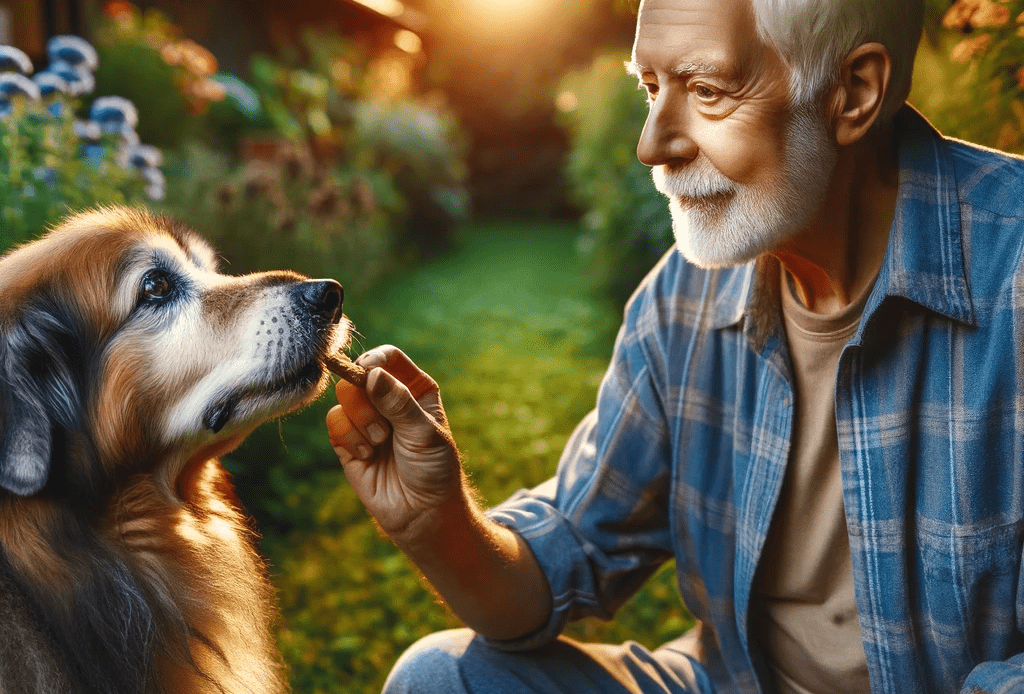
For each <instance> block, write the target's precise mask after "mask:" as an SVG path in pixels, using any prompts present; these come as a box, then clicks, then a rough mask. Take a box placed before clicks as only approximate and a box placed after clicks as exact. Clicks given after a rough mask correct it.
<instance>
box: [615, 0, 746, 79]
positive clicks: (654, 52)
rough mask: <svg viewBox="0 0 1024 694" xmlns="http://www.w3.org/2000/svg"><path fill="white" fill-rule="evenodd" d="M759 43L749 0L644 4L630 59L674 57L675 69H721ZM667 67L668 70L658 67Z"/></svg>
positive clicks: (651, 0)
mask: <svg viewBox="0 0 1024 694" xmlns="http://www.w3.org/2000/svg"><path fill="white" fill-rule="evenodd" d="M751 42H755V43H760V37H758V35H757V29H756V26H755V24H754V17H753V12H752V10H751V8H750V4H749V0H644V2H643V3H642V4H641V6H640V12H639V15H638V17H637V26H636V41H635V42H634V44H633V53H634V55H633V57H634V59H635V60H636V62H637V63H638V64H641V65H642V64H646V63H645V56H646V54H651V56H652V58H653V57H655V56H656V57H659V58H665V57H668V56H673V60H674V62H676V63H677V64H678V65H679V66H683V65H685V64H687V63H689V64H691V65H692V66H693V67H700V66H704V67H716V68H717V69H719V70H721V69H723V68H725V67H728V66H729V64H730V63H735V62H737V61H740V60H742V59H743V54H744V53H745V52H746V51H745V49H748V48H749V47H750V45H751ZM661 67H666V68H667V67H668V66H661Z"/></svg>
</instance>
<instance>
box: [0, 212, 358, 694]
mask: <svg viewBox="0 0 1024 694" xmlns="http://www.w3.org/2000/svg"><path fill="white" fill-rule="evenodd" d="M165 281H168V282H169V285H165V283H164V282H165ZM167 286H170V287H171V289H170V290H167ZM333 288H336V289H337V291H335V290H334V289H333ZM340 303H341V295H340V287H338V286H337V285H336V283H333V282H330V281H310V280H306V278H304V277H301V276H299V275H296V274H295V273H291V272H272V273H262V274H258V275H249V276H245V277H228V276H224V275H221V274H218V273H217V271H216V263H215V259H214V255H213V253H212V251H211V250H210V248H209V247H208V246H207V245H206V244H205V243H204V242H202V241H201V240H200V239H199V238H198V237H196V236H195V234H193V233H192V232H191V231H189V230H187V229H185V228H184V227H182V226H180V225H178V224H176V223H174V222H171V221H169V220H166V219H162V218H157V217H152V216H150V215H147V214H144V213H140V212H131V211H127V210H123V209H105V210H100V211H97V212H91V213H87V214H84V215H79V216H76V217H74V218H71V219H70V220H68V221H66V222H65V223H64V224H63V225H61V226H60V227H59V228H57V229H56V230H54V231H52V232H50V233H49V234H47V235H46V236H44V237H43V238H42V239H41V240H39V241H36V242H34V243H31V244H28V245H26V246H23V247H21V248H19V249H16V250H14V251H12V252H10V253H8V254H7V255H5V256H3V257H2V258H0V622H2V623H3V625H4V626H3V628H2V629H0V694H14V693H16V692H17V693H20V692H26V693H29V692H31V693H36V692H47V693H49V692H83V693H84V692H90V693H91V692H110V693H111V694H113V693H115V692H116V693H121V692H138V693H149V692H167V693H170V692H183V693H184V692H188V693H196V694H202V693H204V692H223V693H235V692H238V693H242V692H245V693H247V694H248V693H254V692H280V691H283V690H284V689H285V685H284V682H283V675H282V666H281V663H280V659H279V657H278V655H277V654H276V651H275V648H274V645H273V638H272V634H271V626H272V624H273V622H274V619H275V611H274V608H273V599H272V590H271V588H270V586H269V584H268V582H267V580H266V578H265V570H264V565H263V562H262V560H261V559H260V557H259V556H258V554H257V553H256V551H255V549H254V536H253V532H252V530H251V528H250V526H249V523H248V521H247V518H246V517H245V516H244V514H243V512H242V510H241V508H240V505H239V503H238V501H237V499H236V497H235V494H234V491H233V488H232V485H231V481H230V479H229V477H228V475H227V473H226V472H225V471H224V469H223V468H222V467H221V465H220V463H219V462H218V460H217V458H218V456H220V455H223V454H224V453H226V452H228V451H230V450H231V449H233V448H234V447H235V446H237V445H238V444H239V443H240V442H241V441H242V439H244V438H245V436H246V435H247V434H248V433H249V432H251V431H252V430H253V429H254V428H255V427H256V426H257V425H258V424H260V423H261V422H263V421H265V420H266V419H268V418H271V417H274V416H277V415H280V414H282V413H283V412H285V411H288V410H291V409H294V408H296V407H299V406H302V405H304V404H306V403H308V402H310V401H311V400H312V399H313V398H315V397H316V396H318V395H319V394H320V393H321V392H322V391H323V389H324V387H325V385H326V381H327V373H326V370H325V369H324V367H323V360H324V357H325V355H326V354H328V353H330V352H333V351H336V350H338V349H339V348H341V347H343V346H344V344H345V342H346V341H347V339H348V327H347V322H346V321H345V320H344V319H343V318H342V316H341V305H340Z"/></svg>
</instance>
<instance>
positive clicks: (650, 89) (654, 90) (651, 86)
mask: <svg viewBox="0 0 1024 694" xmlns="http://www.w3.org/2000/svg"><path fill="white" fill-rule="evenodd" d="M640 88H641V89H644V90H646V91H647V96H648V97H650V98H652V99H653V98H654V97H656V96H657V95H658V85H657V83H656V82H641V83H640Z"/></svg>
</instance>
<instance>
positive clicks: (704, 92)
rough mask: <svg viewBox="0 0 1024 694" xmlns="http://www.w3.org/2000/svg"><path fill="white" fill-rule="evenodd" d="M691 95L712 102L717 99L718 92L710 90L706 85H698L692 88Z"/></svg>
mask: <svg viewBox="0 0 1024 694" xmlns="http://www.w3.org/2000/svg"><path fill="white" fill-rule="evenodd" d="M693 93H694V94H696V95H697V98H698V99H701V100H703V101H714V100H715V99H717V98H718V91H717V90H715V89H712V88H711V87H709V86H707V85H706V84H698V85H696V86H694V88H693Z"/></svg>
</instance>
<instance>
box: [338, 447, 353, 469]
mask: <svg viewBox="0 0 1024 694" xmlns="http://www.w3.org/2000/svg"><path fill="white" fill-rule="evenodd" d="M334 452H335V453H337V454H338V460H340V461H341V464H342V465H344V464H345V463H347V462H349V461H350V460H352V454H351V453H349V452H348V451H346V450H345V449H344V448H342V447H341V446H334Z"/></svg>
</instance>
